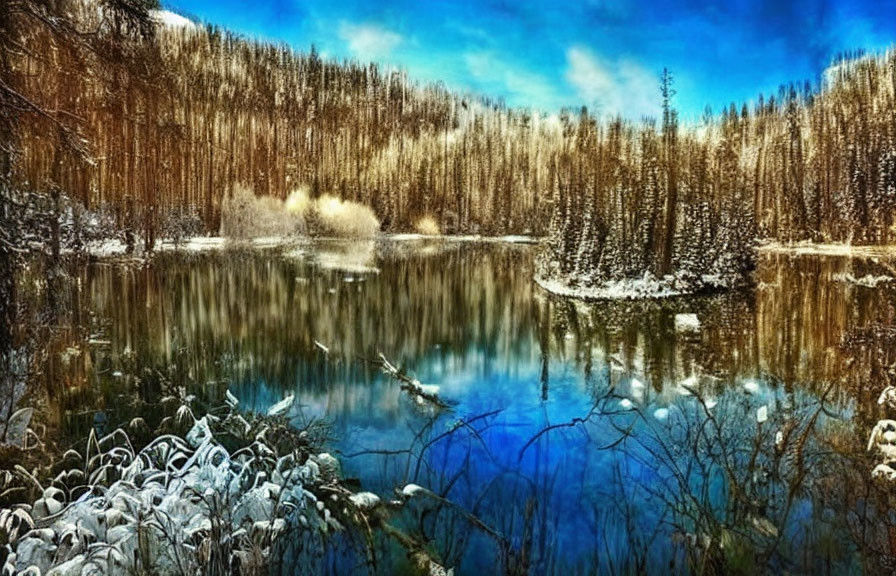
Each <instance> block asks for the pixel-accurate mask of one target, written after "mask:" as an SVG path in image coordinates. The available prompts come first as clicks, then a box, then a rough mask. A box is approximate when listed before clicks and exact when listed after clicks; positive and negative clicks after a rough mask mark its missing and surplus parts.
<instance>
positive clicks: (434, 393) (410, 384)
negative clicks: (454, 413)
mask: <svg viewBox="0 0 896 576" xmlns="http://www.w3.org/2000/svg"><path fill="white" fill-rule="evenodd" d="M379 356H380V357H379V360H374V359H371V358H365V357H363V356H359V358H361V359H362V360H364V361H366V362H369V363H370V364H373V365H375V366H378V367H379V368H380V369H381V370H382V371H383V372H384V373H385V374H387V375H388V376H390V377H391V378H395V379H396V380H398V381H399V382H401V389H402V390H404V391H405V392H407V393H408V394H410V395H411V396H413V397H414V398H416V399H418V401H421V402H422V401H426V402H429V403H430V404H432V405H434V406H437V407H439V408H450V406H451V404H450V403H448V402H446V401H444V400H442V399H441V398H440V397H439V387H438V386H434V385H431V384H423V383H421V382H420V381H419V380H417V379H414V378H410V377H409V376H408V375H407V374H405V373H404V372H402V371H401V369H400V368H397V367H396V366H395V365H394V364H392V363H391V362H389V360H388V359H386V356H385V355H384V354H382V353H380V355H379Z"/></svg>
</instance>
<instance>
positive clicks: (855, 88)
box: [3, 0, 896, 289]
mask: <svg viewBox="0 0 896 576" xmlns="http://www.w3.org/2000/svg"><path fill="white" fill-rule="evenodd" d="M14 4H15V3H14ZM26 4H27V3H26ZM41 6H42V7H41V8H39V9H38V10H39V11H40V14H41V15H42V17H46V18H50V17H51V14H53V13H54V11H56V12H59V13H65V14H68V15H71V26H72V27H73V28H74V29H77V30H78V31H79V32H77V34H76V35H75V37H76V38H78V40H74V39H73V37H72V36H71V35H68V36H67V35H60V34H59V33H58V32H57V31H55V30H54V29H52V28H50V27H46V26H36V25H29V24H28V23H27V22H26V21H24V20H23V21H22V22H17V16H16V14H15V11H6V12H5V14H8V17H7V22H6V23H5V25H6V26H7V27H13V29H15V30H17V34H16V35H15V36H8V35H7V36H6V37H7V38H13V37H14V38H16V39H15V40H10V41H7V45H6V46H4V75H3V78H4V80H3V82H4V84H3V87H4V90H5V93H6V94H8V95H9V94H16V95H17V96H18V97H20V98H21V99H22V100H21V103H19V104H15V106H14V109H13V114H14V115H15V116H18V121H17V122H16V123H15V124H16V125H15V128H14V130H13V131H12V132H11V133H10V134H11V136H13V137H10V138H6V139H5V140H6V141H7V142H8V143H10V144H12V147H11V148H9V152H11V154H7V156H8V157H7V159H6V160H4V162H6V163H7V164H9V169H8V170H4V171H3V172H4V174H8V175H9V176H8V182H9V187H10V188H11V189H12V190H16V191H17V192H16V193H22V191H27V192H29V193H34V194H38V195H40V196H42V197H45V198H49V199H52V198H54V197H55V196H58V195H61V196H62V198H63V199H62V200H60V201H59V202H58V204H59V206H56V207H55V210H56V211H57V212H58V216H57V220H59V221H61V222H63V224H64V225H67V226H68V227H69V228H71V230H72V232H71V234H69V236H68V238H69V240H68V241H69V242H73V243H75V244H79V243H80V242H81V241H83V236H85V235H89V230H88V229H89V224H90V223H93V224H96V223H97V222H102V223H106V224H108V227H109V228H111V229H112V230H115V231H118V233H121V234H127V235H128V236H129V238H131V240H130V242H131V243H133V242H134V241H135V240H134V239H133V238H134V237H136V238H137V239H140V240H142V242H143V244H144V246H145V247H146V248H147V249H149V250H151V249H152V247H153V246H154V244H155V242H156V240H157V239H158V238H160V237H163V236H166V235H170V234H171V233H172V230H176V229H178V228H184V227H186V229H188V230H190V231H191V232H193V233H202V234H213V235H214V234H218V233H219V232H220V230H221V224H222V206H224V204H225V201H226V198H227V197H228V195H229V194H231V193H232V191H233V190H235V187H236V186H242V187H248V189H249V190H251V191H254V194H256V195H257V196H260V197H273V198H277V199H281V200H282V199H286V198H287V197H288V196H289V194H290V193H291V192H293V191H294V190H297V189H299V188H305V189H307V190H309V191H310V196H311V197H312V198H317V197H320V196H322V195H324V194H328V195H333V196H335V197H338V198H341V199H344V200H350V201H354V202H357V203H360V204H363V205H366V206H369V207H370V208H371V209H372V210H373V211H374V213H375V215H376V217H377V218H378V219H379V221H380V222H381V224H382V228H383V229H384V230H385V231H388V232H402V231H411V230H413V229H414V228H415V225H416V223H417V222H419V221H420V220H421V219H423V218H427V219H428V221H430V222H432V221H434V222H435V224H436V228H437V229H438V230H439V231H440V232H442V233H447V234H453V233H454V234H456V233H479V234H490V235H500V234H523V233H524V234H531V235H535V236H547V237H548V242H547V244H546V250H545V254H544V257H543V259H542V265H541V266H540V271H539V276H540V277H542V278H547V279H554V280H559V281H560V282H561V283H563V284H565V285H568V286H579V285H581V286H585V287H588V286H595V285H601V284H602V283H606V282H608V281H618V280H624V279H632V278H641V277H642V276H643V275H644V274H648V275H649V276H651V277H654V278H657V279H666V280H667V281H668V282H667V284H668V286H666V287H667V288H671V289H675V288H676V287H678V288H684V289H694V288H701V287H726V286H730V285H732V284H735V283H737V282H738V281H740V279H742V278H743V276H744V273H745V272H748V271H749V270H750V269H751V266H752V264H751V262H752V259H753V256H752V253H753V245H754V243H755V241H756V239H761V240H777V241H780V242H794V241H802V240H811V241H815V242H846V243H852V244H887V243H889V242H890V240H891V236H892V235H893V234H894V229H893V223H894V214H896V122H894V118H896V100H894V91H896V53H892V52H891V53H887V54H876V55H864V54H861V53H856V54H849V55H844V56H843V57H841V58H840V59H838V60H837V61H836V62H835V63H833V64H832V65H831V67H830V68H829V69H828V70H826V71H825V73H824V77H823V79H822V80H821V81H820V82H817V83H816V84H815V85H810V84H809V83H805V84H794V85H790V86H782V87H781V89H780V90H779V92H778V93H777V94H772V95H766V96H763V95H760V96H758V98H757V100H756V102H755V103H754V104H752V105H748V104H742V105H736V104H733V103H732V104H731V105H730V107H728V108H725V109H724V110H722V111H721V112H719V113H713V112H712V111H711V110H709V109H707V111H706V113H705V114H704V117H703V118H702V119H701V121H700V122H698V123H693V124H690V125H683V124H682V123H681V122H680V121H679V119H678V115H677V112H676V110H675V108H674V94H675V90H674V81H673V77H672V74H671V73H670V72H669V71H664V72H663V74H662V76H658V78H657V98H658V99H660V98H661V99H662V103H663V108H662V110H663V112H662V117H661V118H658V119H656V118H644V119H642V120H640V121H629V120H624V119H622V118H602V117H600V116H598V115H596V114H594V113H592V112H589V111H588V110H587V109H586V108H584V107H583V108H581V109H579V110H561V111H560V112H559V113H552V114H548V113H546V112H542V111H535V110H527V109H517V108H511V107H507V106H505V105H504V104H503V103H502V102H500V101H494V100H490V99H488V98H485V97H482V96H476V95H470V94H458V93H454V92H451V91H449V90H447V89H446V88H445V87H444V86H442V85H439V84H436V85H429V84H421V83H418V82H415V81H414V80H413V79H411V78H409V77H408V76H407V75H406V74H405V73H404V72H402V71H400V70H391V69H389V70H387V69H383V68H382V67H380V66H378V65H376V64H365V63H359V62H354V61H341V62H338V61H332V60H325V59H322V58H321V57H320V55H319V54H318V53H317V52H316V51H314V50H313V49H312V50H311V51H310V52H309V53H300V52H296V51H294V50H292V49H290V48H289V47H287V46H284V45H273V44H269V43H263V42H260V41H256V40H252V39H249V38H245V37H243V36H240V35H238V34H234V33H232V32H228V31H226V30H221V29H219V28H216V27H214V26H211V25H209V26H202V25H200V24H194V23H190V22H189V21H186V20H185V21H184V23H181V24H180V25H169V26H161V25H156V26H154V27H152V29H145V28H144V29H140V28H139V27H137V26H135V25H132V24H128V23H127V22H123V21H122V22H108V21H107V19H106V18H105V16H104V15H103V12H102V11H101V10H97V8H96V4H95V2H93V1H90V0H64V1H63V0H57V1H55V2H52V3H49V4H47V5H41ZM151 6H152V4H151V3H149V4H146V5H145V6H143V9H144V10H148V9H149V7H151ZM84 30H96V31H97V34H98V36H97V38H99V42H101V43H102V44H101V45H99V46H96V47H94V48H93V49H92V50H86V51H85V50H84V49H82V48H80V47H79V46H78V43H79V42H81V41H82V40H81V38H83V34H84V32H81V31H84ZM91 42H97V40H91ZM110 58H111V59H112V60H114V62H115V64H114V65H108V64H107V62H108V60H109V59H110ZM23 103H24V104H23ZM7 130H12V129H11V128H7ZM5 194H7V195H9V194H12V192H11V191H10V192H7V193H5Z"/></svg>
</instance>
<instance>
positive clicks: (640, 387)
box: [629, 378, 647, 402]
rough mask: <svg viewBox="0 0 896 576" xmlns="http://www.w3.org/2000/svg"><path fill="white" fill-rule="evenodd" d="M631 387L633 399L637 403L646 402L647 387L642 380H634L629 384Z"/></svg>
mask: <svg viewBox="0 0 896 576" xmlns="http://www.w3.org/2000/svg"><path fill="white" fill-rule="evenodd" d="M629 386H630V388H631V391H632V397H633V398H634V399H635V401H636V402H643V401H644V391H645V390H646V389H647V386H645V385H644V383H643V382H641V381H640V380H638V379H637V378H632V381H631V383H630V384H629Z"/></svg>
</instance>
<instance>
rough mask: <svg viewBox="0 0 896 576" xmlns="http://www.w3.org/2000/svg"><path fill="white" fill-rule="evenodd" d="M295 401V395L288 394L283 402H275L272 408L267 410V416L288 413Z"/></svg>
mask: <svg viewBox="0 0 896 576" xmlns="http://www.w3.org/2000/svg"><path fill="white" fill-rule="evenodd" d="M293 401H295V395H294V394H290V395H289V396H287V397H286V398H284V399H283V400H281V401H279V402H277V403H276V404H274V405H273V406H271V407H270V408H269V409H268V416H282V415H283V414H286V413H287V412H289V409H290V408H292V403H293Z"/></svg>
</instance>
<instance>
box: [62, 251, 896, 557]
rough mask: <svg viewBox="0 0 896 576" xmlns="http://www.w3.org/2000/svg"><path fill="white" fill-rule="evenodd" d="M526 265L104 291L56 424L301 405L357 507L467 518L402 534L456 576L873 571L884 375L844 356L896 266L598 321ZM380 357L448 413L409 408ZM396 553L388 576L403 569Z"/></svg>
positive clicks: (349, 257) (129, 283)
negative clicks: (427, 496) (144, 413)
mask: <svg viewBox="0 0 896 576" xmlns="http://www.w3.org/2000/svg"><path fill="white" fill-rule="evenodd" d="M533 254H534V253H533V249H532V248H531V247H525V246H512V245H481V244H460V243H456V244H452V243H432V242H415V243H401V242H398V243H389V242H384V243H379V244H374V243H368V244H364V245H354V244H338V243H328V244H316V245H305V246H300V247H297V248H295V249H290V250H285V251H268V252H262V253H259V252H245V253H240V252H228V253H224V254H221V253H212V254H189V255H183V254H179V255H175V254H166V255H161V256H159V257H157V258H156V259H155V260H154V261H153V262H152V263H151V264H150V265H147V266H143V267H137V268H135V267H120V266H116V265H105V264H95V265H92V266H90V267H89V268H88V269H86V270H84V271H82V276H81V286H82V287H83V293H82V299H83V300H84V301H85V302H86V303H87V304H88V307H89V309H90V310H91V312H92V315H91V316H90V318H89V319H87V320H85V319H83V318H82V319H81V321H82V324H86V325H87V329H88V330H89V333H90V334H91V338H92V341H93V345H92V346H90V347H88V349H86V350H84V351H82V353H80V354H79V355H78V356H77V358H76V360H74V365H75V366H79V367H80V368H71V367H70V365H71V364H72V361H71V359H69V363H68V364H66V366H68V367H69V368H67V369H68V370H69V371H73V372H72V373H73V374H75V375H76V376H75V377H74V378H75V379H76V382H75V383H74V384H73V385H72V386H70V387H69V390H68V391H67V392H65V393H63V394H60V395H59V402H60V405H61V409H60V412H61V416H60V418H61V423H62V425H63V427H64V429H66V430H67V432H66V434H67V435H68V436H69V437H71V438H77V437H79V436H80V435H83V433H84V428H85V426H89V425H90V422H92V421H93V419H92V417H89V418H90V420H89V422H88V420H87V418H88V417H87V416H84V415H85V414H90V413H92V411H95V410H98V409H104V410H106V409H107V410H108V411H109V413H110V415H109V418H110V420H111V421H110V423H109V424H110V425H111V424H117V423H118V422H123V421H126V420H127V418H129V417H130V416H131V415H132V414H133V413H135V412H136V411H139V410H145V406H147V405H151V404H152V403H153V402H157V400H158V398H157V395H158V394H159V393H160V391H159V390H158V388H157V387H154V386H153V382H154V380H153V377H152V374H153V371H157V370H160V369H162V368H164V369H165V372H166V374H173V375H175V380H178V381H179V382H184V383H186V382H190V383H194V384H197V385H203V384H204V383H209V382H221V381H224V382H226V383H227V384H228V386H229V387H230V389H231V390H232V391H233V392H234V393H235V394H236V395H237V396H238V397H239V399H240V401H241V403H242V405H243V406H246V407H248V408H250V409H257V410H264V409H266V408H267V407H268V406H270V405H272V404H274V403H275V402H277V401H279V400H280V399H281V398H283V397H284V396H285V395H287V394H289V393H295V394H296V396H297V398H298V399H299V402H298V403H297V404H298V405H297V406H296V408H295V412H294V414H293V416H294V417H295V418H296V421H297V422H298V421H301V420H304V419H310V418H324V419H327V420H328V421H331V422H332V425H333V431H332V434H333V437H334V442H335V446H334V448H336V449H338V450H339V451H340V452H341V454H342V456H343V460H344V466H345V470H346V472H347V473H349V474H352V475H355V476H357V477H358V478H360V480H361V482H362V484H363V485H364V487H365V489H369V490H374V491H377V492H379V493H381V494H389V493H390V492H391V491H392V490H393V489H394V488H396V487H401V486H403V485H404V484H406V483H409V482H413V483H416V484H421V485H424V486H427V487H428V488H430V489H431V490H433V491H434V492H436V493H437V494H438V495H440V496H441V497H444V498H446V499H448V500H450V501H451V502H453V504H452V505H447V504H445V503H440V502H435V503H434V502H431V501H430V502H426V501H423V502H419V503H417V502H415V503H414V504H413V506H412V508H414V509H413V510H411V511H409V512H407V513H406V514H405V515H403V517H402V518H399V519H397V522H398V523H399V524H400V525H401V526H403V528H404V529H406V530H407V531H408V532H412V533H414V534H417V535H419V536H420V537H421V538H422V539H424V540H425V541H429V542H432V545H433V547H434V548H435V549H436V550H437V554H438V555H439V556H441V557H442V558H443V559H444V560H445V562H446V563H447V564H449V565H455V566H458V567H459V569H460V570H461V572H462V573H477V572H486V573H491V572H505V573H523V572H531V573H557V574H573V573H593V572H595V571H604V572H615V573H620V572H632V573H634V572H641V571H644V570H651V571H652V570H656V569H659V568H662V569H664V570H671V571H673V572H678V571H687V570H691V571H694V572H712V569H713V566H715V567H716V568H717V569H719V570H722V569H724V570H727V571H731V570H732V567H740V568H741V569H742V570H743V571H744V572H745V573H749V572H751V571H755V570H763V569H765V570H767V569H775V570H791V571H798V572H802V571H811V570H816V569H817V570H827V571H829V572H837V571H845V572H850V571H853V570H855V569H857V567H863V568H866V571H868V570H867V568H868V567H867V566H866V565H863V564H862V563H863V562H865V561H867V556H868V555H869V554H870V552H869V550H871V549H872V548H873V546H872V544H873V545H874V546H878V545H880V541H881V538H879V537H878V536H876V535H875V530H868V529H865V530H859V528H861V527H863V526H864V527H866V528H867V526H873V525H875V524H874V523H875V522H878V524H877V525H880V524H879V520H878V519H877V518H876V517H875V515H874V514H872V513H870V512H869V510H868V506H867V505H866V507H865V508H863V509H862V514H859V515H858V516H856V515H855V510H857V507H858V505H859V504H858V503H859V497H858V495H857V492H858V487H861V486H864V487H865V492H866V498H865V499H863V500H862V501H863V502H867V493H868V492H869V491H870V490H871V487H868V486H866V485H865V483H866V480H865V477H866V476H867V474H864V470H863V469H862V466H865V465H866V462H865V461H864V460H863V458H864V456H863V455H862V453H861V448H862V444H863V442H864V438H863V437H862V436H863V434H864V432H863V431H864V430H866V429H867V428H866V427H865V426H867V423H868V421H869V419H870V418H872V416H873V415H871V414H867V416H865V414H866V412H865V408H864V405H865V403H866V402H867V398H866V397H865V396H866V395H865V394H864V393H863V389H862V383H861V382H856V379H855V372H854V370H852V369H851V368H850V366H854V365H856V364H861V365H865V364H867V363H870V362H871V359H870V355H871V354H872V350H871V349H870V348H859V349H856V348H848V347H844V346H843V342H844V336H845V335H847V334H852V333H855V332H857V331H861V330H862V329H866V328H868V327H871V326H874V325H877V324H879V323H887V322H889V323H892V322H893V319H894V302H896V298H894V296H896V285H894V283H893V282H886V281H881V282H879V283H877V284H876V286H874V287H869V286H865V285H862V283H861V282H859V283H857V282H856V279H863V278H866V277H871V278H874V277H877V276H879V275H881V274H882V273H885V272H887V270H888V264H887V263H886V262H880V261H873V260H852V259H848V258H833V257H824V258H821V257H810V256H801V257H791V256H788V255H783V254H774V255H771V254H770V255H766V256H764V257H763V258H762V259H761V265H760V268H759V271H758V273H757V280H758V285H757V288H756V290H755V291H751V292H744V293H736V294H726V295H720V296H714V297H704V298H695V299H674V300H668V301H662V302H615V303H606V302H604V303H594V304H590V305H586V304H583V303H581V302H575V301H570V300H563V299H557V298H553V297H551V296H549V295H547V294H545V293H544V292H542V291H540V289H538V288H537V287H536V286H535V285H534V284H533V283H532V282H531V278H532V271H533V270H532V266H533ZM866 284H868V282H866ZM684 314H694V315H696V317H697V319H698V320H699V324H700V325H699V328H698V329H697V330H692V329H688V328H687V326H686V323H682V322H676V318H679V319H681V318H683V316H681V315H684ZM318 344H320V345H318ZM379 353H383V354H384V355H385V356H386V357H387V358H388V359H389V360H390V361H391V362H392V363H394V364H398V365H401V366H404V367H406V369H407V371H408V373H409V374H410V375H411V376H412V377H414V378H417V379H419V380H420V381H422V382H424V383H433V384H438V385H439V386H440V394H441V395H442V396H443V397H444V398H446V399H450V400H451V401H452V402H454V403H455V405H454V407H453V409H452V410H450V411H443V412H440V413H437V412H434V411H433V410H430V409H427V408H426V407H423V408H421V407H420V406H418V405H417V404H416V403H415V402H413V401H412V400H411V399H410V398H409V397H408V395H407V394H406V393H404V392H403V391H402V390H401V388H400V386H399V383H398V382H396V381H393V380H390V379H389V378H387V377H385V376H384V375H383V374H382V373H381V372H379V371H378V370H377V369H376V368H375V367H373V366H372V364H371V363H370V362H369V360H370V359H375V358H377V357H378V355H379ZM78 378H80V379H78ZM763 408H764V410H765V414H764V416H762V415H761V412H760V410H761V409H763ZM854 415H855V417H853V416H854ZM470 512H471V513H473V514H475V515H476V516H477V517H479V518H480V519H481V520H482V522H484V524H485V525H486V526H487V527H488V528H489V529H490V530H493V531H494V533H489V532H488V530H483V529H482V527H476V526H475V525H473V524H471V522H470V521H469V518H468V517H467V516H465V514H466V513H470ZM850 514H852V516H850ZM856 518H858V520H857V519H856ZM850 522H852V523H851V524H850ZM857 533H860V535H859V536H856V534H857ZM496 535H498V536H496ZM726 545H727V547H726ZM874 550H877V551H878V552H881V551H883V552H885V553H886V552H887V551H886V550H885V549H881V548H879V547H878V548H874ZM388 551H389V548H388V546H387V545H386V544H385V543H384V544H383V550H382V559H381V562H380V563H379V564H378V567H379V569H380V570H381V571H382V572H383V573H392V572H394V571H396V570H399V569H401V567H402V566H403V560H402V558H395V557H393V556H391V555H390V554H389V553H388ZM341 568H342V569H344V568H345V566H342V567H341Z"/></svg>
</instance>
